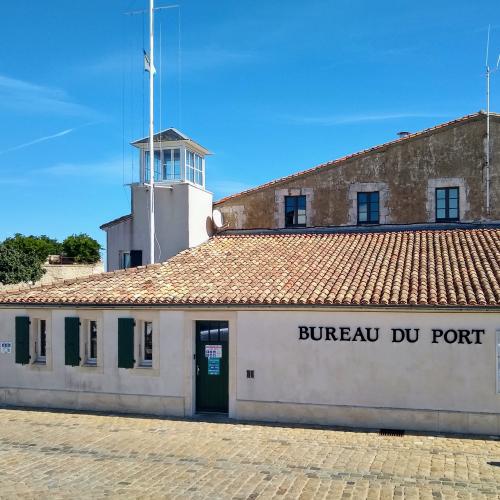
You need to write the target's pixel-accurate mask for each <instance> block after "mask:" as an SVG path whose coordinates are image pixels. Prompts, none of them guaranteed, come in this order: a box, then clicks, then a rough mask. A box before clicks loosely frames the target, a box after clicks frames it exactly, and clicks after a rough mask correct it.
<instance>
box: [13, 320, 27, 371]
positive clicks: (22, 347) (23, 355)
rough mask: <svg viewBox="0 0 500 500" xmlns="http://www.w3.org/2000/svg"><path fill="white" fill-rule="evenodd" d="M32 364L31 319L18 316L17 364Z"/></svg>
mask: <svg viewBox="0 0 500 500" xmlns="http://www.w3.org/2000/svg"><path fill="white" fill-rule="evenodd" d="M29 362H30V319H29V317H28V316H16V363H18V364H20V365H27V364H28V363H29Z"/></svg>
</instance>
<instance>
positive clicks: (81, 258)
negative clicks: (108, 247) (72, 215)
mask: <svg viewBox="0 0 500 500" xmlns="http://www.w3.org/2000/svg"><path fill="white" fill-rule="evenodd" d="M62 248H63V253H64V255H66V256H67V257H73V258H74V259H75V262H78V263H80V264H95V263H96V262H98V261H99V260H100V258H101V255H100V253H99V251H100V250H101V246H100V245H99V243H98V242H97V241H96V240H94V238H91V237H90V236H89V235H88V234H83V233H82V234H73V235H72V236H68V237H67V238H66V239H65V240H64V241H63V243H62Z"/></svg>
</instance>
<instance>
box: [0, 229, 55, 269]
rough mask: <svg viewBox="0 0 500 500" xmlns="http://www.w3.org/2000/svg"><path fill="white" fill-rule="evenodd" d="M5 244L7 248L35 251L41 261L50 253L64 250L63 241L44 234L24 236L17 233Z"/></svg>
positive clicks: (24, 251) (53, 253) (27, 251)
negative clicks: (60, 241)
mask: <svg viewBox="0 0 500 500" xmlns="http://www.w3.org/2000/svg"><path fill="white" fill-rule="evenodd" d="M3 244H4V245H5V246H6V247H7V248H14V249H16V250H19V251H20V252H23V253H26V254H29V253H30V252H34V253H35V254H36V255H37V256H38V258H39V260H40V261H41V262H45V261H46V260H47V257H48V256H49V255H59V254H60V253H61V252H62V245H61V243H59V242H58V241H57V240H55V239H53V238H49V237H48V236H45V235H44V234H42V235H41V236H33V235H30V236H24V235H22V234H20V233H17V234H15V235H14V236H13V237H11V238H7V239H6V240H5V241H4V242H3Z"/></svg>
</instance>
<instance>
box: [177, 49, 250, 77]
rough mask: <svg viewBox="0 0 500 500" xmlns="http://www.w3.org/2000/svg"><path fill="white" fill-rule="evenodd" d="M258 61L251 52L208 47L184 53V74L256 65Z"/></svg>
mask: <svg viewBox="0 0 500 500" xmlns="http://www.w3.org/2000/svg"><path fill="white" fill-rule="evenodd" d="M256 61H257V57H256V54H255V53H254V52H251V51H244V50H231V49H225V48H221V47H215V46H208V47H202V48H197V49H188V50H185V51H183V52H182V72H183V73H191V72H198V71H207V70H212V69H218V68H221V67H224V66H234V65H239V64H248V63H254V62H256Z"/></svg>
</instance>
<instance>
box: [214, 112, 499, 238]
mask: <svg viewBox="0 0 500 500" xmlns="http://www.w3.org/2000/svg"><path fill="white" fill-rule="evenodd" d="M485 134H486V117H485V115H484V114H479V115H476V116H472V117H470V118H468V119H465V120H463V121H458V122H456V123H451V124H450V125H445V126H443V127H442V128H436V129H434V130H429V131H428V132H425V133H422V134H419V135H417V136H414V137H409V138H405V139H402V140H400V141H396V142H394V143H390V144H388V145H386V146H381V147H378V148H375V149H374V150H373V151H368V152H365V153H361V154H358V155H354V156H353V157H352V158H347V159H345V160H343V161H340V162H336V163H332V164H330V165H326V166H325V167H322V168H319V169H317V170H313V171H311V172H306V173H304V174H299V175H296V176H293V177H291V178H289V179H284V180H283V181H278V182H274V183H272V184H270V185H267V186H265V185H264V186H263V187H262V188H257V189H256V190H253V191H251V192H249V193H246V194H241V195H236V196H234V197H229V198H228V199H226V200H221V202H216V203H215V208H217V209H219V210H220V211H221V212H222V213H223V216H224V221H225V223H226V224H227V227H228V228H230V229H250V228H279V227H284V210H283V207H282V205H283V200H284V196H286V195H298V194H302V195H306V198H307V202H308V206H307V212H308V213H307V226H310V227H313V226H345V225H355V224H356V193H357V192H358V191H363V190H365V191H371V190H374V186H375V187H376V190H379V191H380V203H381V207H380V209H381V211H380V215H381V218H380V222H381V223H382V224H412V223H428V222H434V220H435V214H434V206H435V205H434V193H435V188H436V187H439V186H459V187H460V220H461V221H462V222H473V221H481V220H500V178H499V175H500V174H499V168H500V161H499V154H498V153H500V117H498V116H493V117H492V119H491V151H492V154H491V207H492V210H491V214H490V215H489V216H488V214H487V213H486V188H485V186H486V183H485V175H484V165H485Z"/></svg>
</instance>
